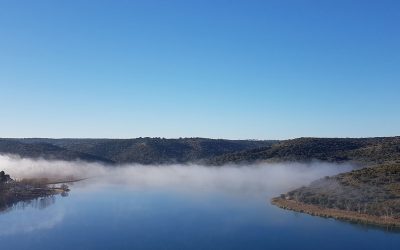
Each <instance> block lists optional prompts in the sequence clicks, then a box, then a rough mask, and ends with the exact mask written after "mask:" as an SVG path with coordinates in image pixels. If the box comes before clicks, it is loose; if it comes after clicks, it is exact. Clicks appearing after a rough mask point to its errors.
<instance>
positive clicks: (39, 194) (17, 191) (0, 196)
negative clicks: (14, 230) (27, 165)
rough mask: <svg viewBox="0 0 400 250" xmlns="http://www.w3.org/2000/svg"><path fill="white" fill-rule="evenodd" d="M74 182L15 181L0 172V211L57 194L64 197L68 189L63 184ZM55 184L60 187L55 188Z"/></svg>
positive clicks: (36, 179) (38, 179) (39, 179)
mask: <svg viewBox="0 0 400 250" xmlns="http://www.w3.org/2000/svg"><path fill="white" fill-rule="evenodd" d="M75 181H79V180H74V181H72V180H67V181H61V180H58V181H56V182H55V181H50V180H48V179H46V178H42V179H41V178H35V179H23V180H20V181H15V180H13V179H11V178H10V176H9V175H6V174H5V173H4V172H3V171H2V172H0V211H4V210H7V208H9V207H11V206H13V205H14V204H17V203H19V202H28V201H31V200H34V199H38V198H43V197H49V196H53V195H58V194H61V195H62V196H66V195H67V194H68V192H69V188H68V186H67V185H66V184H65V183H66V182H68V183H69V182H75ZM56 184H61V185H58V186H57V185H56Z"/></svg>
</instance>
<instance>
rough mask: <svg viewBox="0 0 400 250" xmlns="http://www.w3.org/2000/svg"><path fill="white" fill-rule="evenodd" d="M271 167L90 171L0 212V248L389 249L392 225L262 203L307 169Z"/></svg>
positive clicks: (399, 240)
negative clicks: (55, 192)
mask: <svg viewBox="0 0 400 250" xmlns="http://www.w3.org/2000/svg"><path fill="white" fill-rule="evenodd" d="M271 169H273V170H271ZM277 169H278V168H275V169H274V168H259V169H258V170H252V169H250V168H244V169H237V168H225V169H218V170H214V169H213V170H208V169H207V168H196V169H194V170H193V169H191V168H184V170H182V169H181V168H179V167H178V168H175V169H173V168H172V169H168V170H166V169H161V170H160V169H158V168H154V169H153V170H151V171H147V170H146V171H147V172H143V171H142V170H143V169H141V170H140V171H142V172H140V171H139V172H137V171H136V170H135V169H133V170H132V168H130V170H129V172H131V171H132V172H133V173H136V174H135V175H134V176H135V177H136V178H134V177H132V176H127V175H126V173H127V172H126V170H124V173H125V174H124V175H122V176H120V177H119V178H116V179H113V181H109V179H110V178H107V177H100V178H93V179H90V180H87V181H84V182H80V183H76V184H74V185H73V186H72V187H71V189H72V190H71V192H70V193H69V196H68V197H61V196H57V197H52V198H46V199H42V200H37V201H35V202H31V203H30V204H19V205H17V206H15V207H14V208H12V209H10V211H8V212H4V213H1V214H0V225H1V229H0V242H1V249H2V250H3V249H4V250H5V249H19V250H22V249H30V250H36V249H40V250H43V249H58V250H61V249H308V250H310V249H385V250H389V249H399V246H400V233H398V232H393V231H386V230H384V229H378V228H373V227H366V226H361V225H355V224H350V223H346V222H341V221H336V220H333V219H324V218H319V217H313V216H310V215H306V214H300V213H296V212H292V211H286V210H282V209H279V208H277V207H275V206H272V205H271V204H270V202H269V200H270V198H272V197H273V196H277V195H279V194H280V192H281V191H282V192H283V191H285V190H286V189H287V188H288V187H287V186H288V184H287V182H289V183H290V182H293V185H295V186H296V185H298V184H299V183H297V182H296V181H295V180H297V181H298V180H301V182H304V181H309V180H308V179H307V178H309V179H312V178H315V177H316V176H315V173H314V172H313V175H312V174H311V173H310V172H307V171H305V172H304V171H303V172H302V171H299V172H296V174H292V173H291V176H290V177H288V176H287V175H288V172H276V171H277ZM331 171H336V172H340V171H341V170H331ZM158 172H161V174H158V175H156V174H155V173H158ZM331 173H332V172H330V174H331ZM323 174H325V173H324V172H323V171H322V172H318V174H317V175H320V176H323ZM138 176H139V177H138ZM282 176H286V177H285V178H284V179H282ZM278 177H279V178H278ZM306 177H307V178H306ZM105 180H107V181H105ZM123 180H125V181H123ZM126 180H131V181H126ZM284 180H285V185H282V182H283V181H284ZM286 191H287V190H286Z"/></svg>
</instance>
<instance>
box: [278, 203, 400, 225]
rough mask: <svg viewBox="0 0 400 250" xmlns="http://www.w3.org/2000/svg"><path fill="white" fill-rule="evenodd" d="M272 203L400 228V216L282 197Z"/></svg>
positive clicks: (281, 206)
mask: <svg viewBox="0 0 400 250" xmlns="http://www.w3.org/2000/svg"><path fill="white" fill-rule="evenodd" d="M271 203H272V204H273V205H275V206H278V207H280V208H283V209H286V210H292V211H296V212H301V213H306V214H309V215H313V216H320V217H325V218H333V219H337V220H344V221H350V222H355V223H358V224H368V225H374V226H379V227H387V228H400V218H393V217H387V216H374V215H369V214H362V213H358V212H354V211H346V210H340V209H333V208H324V207H320V206H317V205H310V204H305V203H302V202H297V201H294V200H287V199H284V198H280V197H276V198H273V199H271Z"/></svg>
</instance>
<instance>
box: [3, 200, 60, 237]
mask: <svg viewBox="0 0 400 250" xmlns="http://www.w3.org/2000/svg"><path fill="white" fill-rule="evenodd" d="M56 200H57V198H56V196H54V195H52V196H47V197H41V198H37V199H33V200H30V201H21V202H18V203H16V204H13V205H12V206H10V207H8V208H6V209H5V210H3V211H2V213H3V214H1V215H0V225H2V226H1V227H0V236H4V235H14V234H19V233H28V232H32V231H35V230H40V229H51V228H53V227H54V226H55V225H57V224H59V223H61V222H62V221H63V219H64V214H65V213H64V210H63V209H58V208H55V207H53V206H54V204H55V203H56ZM6 212H7V215H6V214H4V213H6Z"/></svg>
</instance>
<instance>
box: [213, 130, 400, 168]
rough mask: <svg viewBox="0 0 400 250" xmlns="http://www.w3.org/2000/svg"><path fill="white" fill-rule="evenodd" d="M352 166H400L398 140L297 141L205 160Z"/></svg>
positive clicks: (311, 139) (310, 139)
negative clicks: (343, 164)
mask: <svg viewBox="0 0 400 250" xmlns="http://www.w3.org/2000/svg"><path fill="white" fill-rule="evenodd" d="M311 160H319V161H325V162H347V161H351V162H356V163H360V164H362V165H365V166H367V165H368V166H369V165H374V164H382V163H396V162H400V137H377V138H356V139H355V138H298V139H293V140H285V141H280V142H279V143H275V144H272V145H270V146H267V147H264V148H258V149H252V150H246V151H242V152H234V153H228V154H224V155H221V156H217V157H214V158H212V159H210V160H209V162H208V163H209V164H210V165H223V164H227V163H236V164H240V163H246V164H247V163H252V162H256V161H269V162H287V161H289V162H307V161H311Z"/></svg>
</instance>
